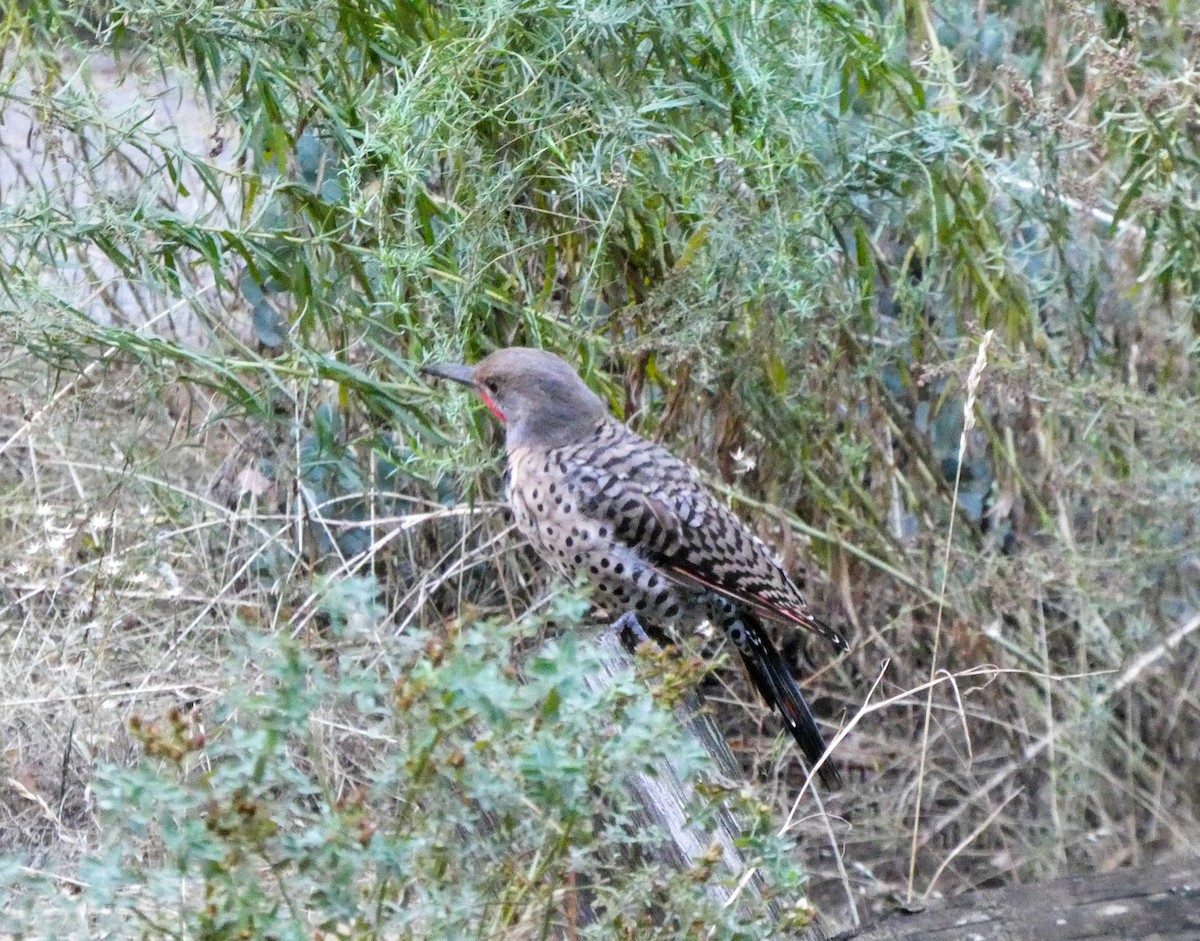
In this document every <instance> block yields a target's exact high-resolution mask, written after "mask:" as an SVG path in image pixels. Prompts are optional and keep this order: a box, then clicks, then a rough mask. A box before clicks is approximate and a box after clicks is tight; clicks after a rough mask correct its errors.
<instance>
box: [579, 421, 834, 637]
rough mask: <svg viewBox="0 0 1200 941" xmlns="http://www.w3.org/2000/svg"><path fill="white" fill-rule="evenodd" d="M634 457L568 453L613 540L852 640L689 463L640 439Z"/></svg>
mask: <svg viewBox="0 0 1200 941" xmlns="http://www.w3.org/2000/svg"><path fill="white" fill-rule="evenodd" d="M636 445H637V447H632V446H631V447H630V448H629V449H628V452H629V456H628V457H623V458H622V459H620V460H614V459H613V458H612V448H611V445H610V446H609V447H608V455H607V458H606V459H605V460H603V461H599V460H597V459H596V458H595V456H594V455H591V454H588V453H586V452H580V453H577V454H575V455H568V456H567V457H566V461H567V463H568V465H569V468H568V470H569V472H568V474H567V475H566V476H567V479H568V480H569V482H570V483H569V486H570V488H571V489H572V490H573V491H575V493H576V494H577V497H578V499H579V505H580V507H581V508H582V509H583V510H584V512H585V513H587V514H588V515H589V516H591V517H592V518H593V519H595V520H596V521H597V522H599V523H600V524H601V525H604V524H606V523H607V524H608V525H611V526H612V530H613V535H614V536H615V537H616V538H617V539H619V540H621V541H622V542H624V543H625V544H626V545H629V546H631V547H633V548H635V549H637V550H638V551H639V552H641V553H642V555H643V557H644V558H645V559H646V561H647V562H649V563H650V564H651V565H653V566H654V567H655V568H657V569H658V570H659V571H661V572H662V573H663V574H664V575H665V576H667V577H668V578H672V579H674V580H676V581H680V582H684V583H688V584H692V585H697V586H703V587H705V588H708V589H710V590H711V591H715V592H717V593H719V594H722V595H724V596H726V597H727V598H729V599H730V600H732V601H735V602H739V603H741V604H745V605H749V606H750V607H751V608H753V609H754V610H756V611H757V612H759V613H760V614H762V615H763V616H765V617H769V618H775V619H779V620H783V621H787V622H789V623H792V624H796V625H799V626H800V627H803V628H806V629H807V630H811V631H814V632H816V633H817V634H820V635H821V636H822V637H824V638H826V639H827V640H828V641H830V642H831V643H832V644H833V645H834V646H835V647H837V648H838V649H839V650H845V649H846V642H845V641H844V640H843V639H842V638H841V636H840V635H839V634H838V633H837V632H836V631H834V630H833V629H832V628H831V627H829V625H827V624H825V623H824V622H823V621H821V620H820V619H819V618H817V617H816V616H814V615H813V614H812V613H811V612H810V611H809V610H808V606H807V604H806V603H805V601H804V596H803V595H802V594H801V593H800V590H799V589H798V588H797V587H796V586H795V585H794V584H792V582H791V580H790V579H788V577H787V575H786V573H785V572H784V571H783V569H782V567H781V566H780V565H779V563H777V562H776V561H775V560H774V558H772V556H771V553H770V551H769V550H768V549H767V547H766V546H765V545H764V544H763V543H762V542H761V541H760V540H759V539H758V538H757V537H755V536H754V535H753V534H752V533H751V532H750V530H749V529H747V528H746V525H745V524H744V523H743V522H742V521H741V520H740V519H738V518H737V516H735V515H734V514H733V513H732V511H730V510H729V509H727V508H726V507H724V506H722V505H721V504H720V503H718V502H717V501H716V500H715V499H714V498H713V497H712V496H711V495H710V494H709V493H708V491H707V490H705V489H704V487H703V485H702V484H701V483H700V482H699V481H698V480H696V478H695V476H694V475H693V474H692V472H691V470H690V469H689V468H688V466H687V465H686V464H684V463H683V462H682V461H680V460H679V459H678V458H676V457H675V456H674V455H672V454H671V453H670V452H669V451H667V450H665V449H664V448H661V447H659V446H658V445H654V444H651V443H650V442H647V441H644V440H642V439H640V438H638V439H636Z"/></svg>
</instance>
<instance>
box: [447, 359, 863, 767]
mask: <svg viewBox="0 0 1200 941" xmlns="http://www.w3.org/2000/svg"><path fill="white" fill-rule="evenodd" d="M424 372H425V373H427V374H429V375H431V376H437V377H441V378H443V379H450V380H453V381H454V382H458V383H462V384H463V385H466V386H470V387H471V388H472V389H474V390H475V391H476V392H477V393H478V394H479V396H480V397H481V398H482V399H483V402H484V404H485V405H487V407H488V408H489V409H490V410H491V411H492V413H493V414H494V415H495V416H496V417H497V418H498V419H499V420H500V421H501V422H503V423H504V425H505V431H506V451H507V456H508V466H507V473H506V475H505V477H506V485H505V489H506V496H507V499H508V503H509V505H510V507H511V508H512V512H513V516H514V517H515V519H516V524H517V528H518V529H519V530H520V531H521V533H522V534H524V535H525V537H526V538H528V539H529V541H530V542H531V543H532V544H533V547H534V549H535V550H536V552H537V553H538V555H539V556H541V558H542V559H543V560H545V561H546V562H548V563H549V564H550V565H551V566H552V567H553V568H554V569H555V570H556V571H557V572H558V573H559V574H560V575H561V576H563V577H565V578H566V579H568V580H571V581H574V580H575V579H577V578H580V577H583V578H585V579H586V581H587V582H588V583H590V585H591V587H592V592H593V599H594V600H595V601H596V602H597V603H599V604H600V605H602V606H603V607H605V608H607V609H609V611H610V612H611V613H613V614H617V613H622V612H632V613H633V614H634V615H635V616H636V617H637V618H638V619H639V621H641V622H642V623H643V624H648V625H653V626H658V627H667V626H673V625H681V626H694V625H697V624H699V623H701V622H703V621H705V620H708V621H710V622H711V623H713V624H714V625H716V626H718V627H720V628H721V629H723V630H724V631H725V633H726V635H727V636H728V637H729V639H730V640H731V641H732V642H733V644H734V646H735V647H736V648H737V650H738V652H739V653H740V654H741V657H742V661H743V663H744V664H745V667H746V670H747V672H748V673H749V674H750V679H751V681H752V682H753V683H754V686H755V687H756V688H757V689H758V691H759V693H760V694H761V695H762V697H763V699H764V700H766V702H767V704H768V705H770V706H772V707H774V708H776V709H778V710H779V712H780V714H781V715H782V716H783V720H784V722H785V724H786V725H787V728H788V731H789V732H791V734H792V737H793V738H794V739H795V740H796V742H797V744H798V745H799V746H800V748H801V749H802V750H803V752H804V755H805V757H806V758H807V759H808V761H809V762H810V763H812V764H816V763H817V762H818V761H819V760H820V759H821V758H822V756H823V755H824V752H825V741H824V739H823V738H822V737H821V733H820V731H819V730H818V728H817V724H816V722H815V721H814V720H813V717H812V713H811V712H810V711H809V709H808V705H807V704H806V703H805V701H804V698H803V696H801V694H800V690H799V688H798V687H797V686H796V683H795V680H794V679H793V678H792V675H791V671H790V670H789V669H788V665H787V663H786V661H785V660H784V659H783V657H782V656H780V654H779V652H778V651H777V650H776V649H775V647H774V645H773V644H772V643H771V640H770V637H769V636H768V635H767V632H766V630H765V629H764V628H763V625H762V622H761V621H760V620H759V616H760V615H761V616H763V617H767V618H770V619H772V620H778V621H783V622H786V623H790V624H795V625H798V626H800V627H803V628H805V629H807V630H810V631H813V632H815V633H817V634H819V635H821V636H822V637H824V638H825V639H826V640H827V641H829V642H830V643H832V644H833V646H834V647H835V648H836V649H838V650H845V649H846V642H845V641H844V640H842V638H841V637H840V636H839V635H838V634H837V632H835V631H834V630H833V629H832V628H830V627H829V626H828V625H827V624H825V623H824V622H823V621H821V620H820V619H819V618H817V617H816V616H814V615H813V614H812V612H811V611H809V609H808V605H807V603H806V602H805V600H804V596H803V595H802V594H801V593H800V590H799V589H798V588H797V587H796V586H795V584H793V582H792V581H791V579H789V578H788V576H787V574H786V573H785V572H784V570H783V568H782V567H781V566H780V565H779V563H778V562H777V561H776V560H775V558H774V556H773V555H772V554H771V552H770V550H768V549H767V547H766V546H765V545H764V544H763V543H762V541H760V540H759V539H758V538H757V537H756V536H755V535H754V534H753V533H751V532H750V530H749V529H748V528H747V527H746V525H745V524H744V523H743V522H742V521H741V520H740V519H738V518H737V517H736V516H735V515H734V514H733V513H732V512H731V511H730V510H729V509H727V508H726V507H725V506H724V505H722V504H721V503H720V502H719V501H718V500H717V499H715V498H714V497H713V496H712V495H711V494H710V493H709V492H708V490H707V489H706V488H705V487H704V485H703V484H701V482H700V481H699V479H698V478H697V476H696V475H695V473H694V472H693V471H692V470H691V468H690V467H688V465H687V464H685V463H684V462H683V461H681V460H679V459H678V458H677V457H675V456H674V455H673V454H671V453H670V452H669V451H667V450H666V449H665V448H663V447H661V446H660V445H657V444H654V443H653V442H651V441H647V440H646V439H645V438H642V437H641V436H639V435H637V434H635V433H634V432H632V431H630V430H629V429H628V428H626V427H625V426H624V425H622V424H621V423H620V422H618V421H617V420H616V419H615V418H613V417H612V416H611V415H610V414H609V412H608V409H607V408H605V406H604V403H603V402H601V400H600V398H599V397H598V396H597V395H596V394H595V393H593V392H592V391H591V390H590V389H589V388H588V387H587V386H586V385H585V384H584V382H583V380H582V379H580V378H579V376H578V375H577V374H576V373H575V371H574V370H573V369H572V368H571V367H570V366H569V365H567V363H565V362H564V361H563V360H561V359H559V358H558V357H557V356H554V355H552V354H550V353H545V352H543V351H541V350H534V349H525V348H521V347H512V348H509V349H502V350H497V351H496V352H494V353H492V354H491V355H490V356H487V357H486V358H484V359H482V360H480V362H479V363H478V364H476V365H475V366H465V365H432V366H426V367H425V368H424ZM820 771H821V776H822V780H823V781H824V782H825V783H826V784H827V785H829V786H831V787H837V786H838V785H839V783H840V777H839V775H838V773H837V770H836V769H835V768H834V767H833V765H832V764H830V763H829V762H826V763H824V764H822V765H820Z"/></svg>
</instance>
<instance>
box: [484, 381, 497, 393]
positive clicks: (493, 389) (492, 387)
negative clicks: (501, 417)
mask: <svg viewBox="0 0 1200 941" xmlns="http://www.w3.org/2000/svg"><path fill="white" fill-rule="evenodd" d="M483 386H484V388H485V389H487V390H488V392H490V393H492V395H495V394H496V393H497V392H499V391H500V383H498V382H497V381H496V380H495V379H489V380H487V381H486V382H485V383H484V384H483Z"/></svg>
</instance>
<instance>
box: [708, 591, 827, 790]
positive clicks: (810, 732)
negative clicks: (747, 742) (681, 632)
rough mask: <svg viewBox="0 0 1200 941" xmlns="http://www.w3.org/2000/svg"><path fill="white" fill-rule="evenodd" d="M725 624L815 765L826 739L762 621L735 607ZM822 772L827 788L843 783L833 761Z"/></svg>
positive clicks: (765, 695)
mask: <svg viewBox="0 0 1200 941" xmlns="http://www.w3.org/2000/svg"><path fill="white" fill-rule="evenodd" d="M724 627H725V630H726V632H727V633H728V634H729V637H730V639H731V640H732V641H733V642H734V645H735V646H736V647H737V649H738V652H739V653H740V654H741V655H742V662H743V663H744V664H745V665H746V671H747V672H748V673H749V674H750V679H751V680H752V681H753V682H754V686H755V688H756V689H757V690H758V692H759V694H760V695H761V696H762V698H763V699H764V700H765V701H766V703H767V705H769V706H771V707H773V708H775V709H778V710H779V713H780V714H781V715H782V716H783V721H784V724H785V725H786V726H787V728H788V731H789V732H791V734H792V738H794V739H795V740H796V744H797V745H799V746H800V750H801V751H803V752H804V757H805V758H807V759H808V762H809V764H810V765H815V764H816V763H817V762H818V761H819V760H820V758H821V756H822V755H824V754H825V739H824V738H823V737H822V735H821V730H820V729H818V728H817V723H816V720H815V719H813V715H812V713H811V712H810V711H809V708H808V703H806V702H805V701H804V696H803V695H801V693H800V689H799V687H798V686H796V681H795V680H794V679H793V678H792V672H791V670H789V669H788V665H787V662H786V661H785V660H784V659H783V657H782V656H780V654H779V651H778V650H776V649H775V645H774V644H772V643H771V638H770V637H768V636H767V632H766V630H765V629H764V628H763V625H762V622H761V621H759V619H758V618H757V617H756V616H755V615H754V614H752V613H751V612H749V611H747V610H745V609H735V610H733V611H732V612H730V614H729V620H728V622H727V623H726V624H725V625H724ZM819 774H820V776H821V781H822V782H823V783H824V784H825V786H826V787H828V788H830V789H833V790H836V789H837V788H840V787H841V786H842V776H841V774H840V773H839V772H838V770H837V768H836V767H835V766H834V764H833V762H832V761H828V760H827V761H826V762H825V763H824V764H823V765H821V768H820V771H819Z"/></svg>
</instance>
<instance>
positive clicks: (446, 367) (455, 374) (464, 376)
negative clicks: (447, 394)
mask: <svg viewBox="0 0 1200 941" xmlns="http://www.w3.org/2000/svg"><path fill="white" fill-rule="evenodd" d="M421 372H422V373H424V374H425V375H426V376H436V377H437V378H438V379H449V380H450V381H451V382H459V383H462V384H463V385H464V386H474V385H475V367H474V366H465V365H463V364H462V363H433V364H431V365H429V366H422V367H421Z"/></svg>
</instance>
